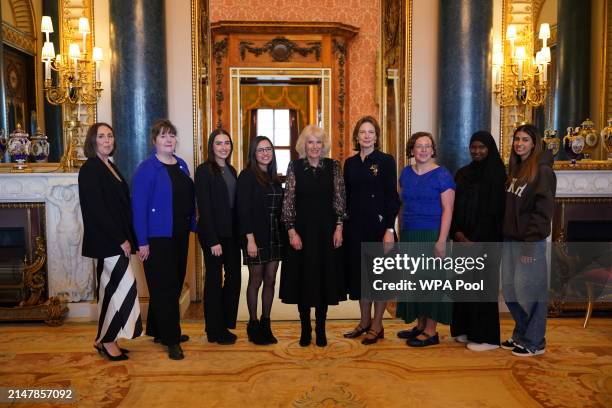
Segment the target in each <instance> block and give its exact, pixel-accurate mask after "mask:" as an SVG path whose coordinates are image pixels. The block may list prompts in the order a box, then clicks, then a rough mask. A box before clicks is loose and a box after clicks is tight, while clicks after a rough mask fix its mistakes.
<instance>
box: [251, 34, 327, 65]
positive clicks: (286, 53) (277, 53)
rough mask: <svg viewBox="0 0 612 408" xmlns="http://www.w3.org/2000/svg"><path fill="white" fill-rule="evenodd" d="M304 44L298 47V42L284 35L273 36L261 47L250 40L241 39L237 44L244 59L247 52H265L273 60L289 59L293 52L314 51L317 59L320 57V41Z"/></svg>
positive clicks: (256, 53)
mask: <svg viewBox="0 0 612 408" xmlns="http://www.w3.org/2000/svg"><path fill="white" fill-rule="evenodd" d="M306 45H307V47H300V46H299V44H298V43H296V42H295V41H291V40H288V39H287V38H285V37H277V38H274V39H272V40H270V41H268V42H267V43H265V44H264V46H263V47H254V46H253V42H251V41H241V42H240V45H239V46H240V58H241V59H242V60H244V58H245V56H246V53H247V52H249V53H251V54H254V55H255V56H257V57H259V56H260V55H261V54H263V53H264V52H267V53H268V54H270V57H271V58H272V60H274V61H275V62H285V61H289V60H291V57H292V56H293V53H298V54H300V55H301V56H302V57H305V56H307V55H308V54H312V53H314V55H315V58H316V60H317V61H318V60H319V59H320V58H321V42H320V41H309V42H307V43H306Z"/></svg>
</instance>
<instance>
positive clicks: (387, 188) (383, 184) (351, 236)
mask: <svg viewBox="0 0 612 408" xmlns="http://www.w3.org/2000/svg"><path fill="white" fill-rule="evenodd" d="M379 141H380V126H379V125H378V122H377V121H376V119H374V118H373V117H372V116H364V117H362V118H361V119H359V120H358V121H357V124H356V125H355V128H354V129H353V144H354V150H355V151H357V154H355V155H354V156H351V157H349V158H348V159H347V160H346V162H345V163H344V184H345V186H346V209H347V214H348V220H347V221H346V222H345V223H344V228H345V229H344V237H345V241H346V243H347V248H348V251H347V252H346V254H347V255H348V259H347V264H348V268H347V269H346V272H347V275H346V278H347V280H346V282H347V289H348V290H347V291H348V294H349V297H350V299H352V300H359V309H360V312H361V320H360V321H359V324H358V325H357V327H356V328H354V329H353V330H351V331H349V332H347V333H345V334H344V337H346V338H357V337H359V336H361V335H362V334H364V333H365V334H366V335H365V337H364V339H363V340H362V341H361V342H362V344H365V345H368V344H374V343H376V342H377V341H378V339H381V338H383V337H384V333H385V332H384V329H383V326H382V319H383V314H384V312H385V307H386V305H387V303H386V302H385V301H383V300H382V299H366V298H365V297H364V296H362V293H361V285H362V282H361V280H362V277H361V244H362V243H363V242H383V243H387V244H391V243H393V242H395V238H396V235H395V219H396V218H397V213H398V211H399V208H400V201H399V196H398V194H397V170H396V168H395V159H394V158H393V156H391V155H389V154H386V153H383V152H381V151H380V150H379V145H380V143H379ZM373 301H374V302H373ZM372 303H374V316H373V317H372Z"/></svg>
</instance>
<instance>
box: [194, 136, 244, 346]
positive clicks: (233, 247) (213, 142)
mask: <svg viewBox="0 0 612 408" xmlns="http://www.w3.org/2000/svg"><path fill="white" fill-rule="evenodd" d="M233 148H234V145H233V143H232V139H231V137H230V136H229V133H228V132H226V131H225V130H223V129H216V130H214V131H213V132H212V133H211V134H210V136H209V138H208V158H207V160H206V161H205V162H204V163H202V164H200V165H199V166H198V168H197V169H196V173H195V189H196V200H197V203H198V209H199V213H200V218H199V220H198V237H199V240H200V245H201V246H202V251H203V252H204V264H205V266H206V276H205V278H204V321H205V325H206V329H205V330H206V336H207V337H208V341H209V342H211V343H219V344H233V343H235V342H236V335H235V334H233V333H232V332H230V331H229V330H228V329H235V328H236V317H237V315H238V300H239V298H240V245H239V234H238V223H237V221H238V220H237V218H238V217H237V214H236V183H237V180H236V179H237V177H236V176H237V174H236V170H235V169H234V168H233V167H232V165H231V164H230V157H231V155H232V150H233ZM222 268H224V270H225V275H224V277H223V276H222V274H221V270H222Z"/></svg>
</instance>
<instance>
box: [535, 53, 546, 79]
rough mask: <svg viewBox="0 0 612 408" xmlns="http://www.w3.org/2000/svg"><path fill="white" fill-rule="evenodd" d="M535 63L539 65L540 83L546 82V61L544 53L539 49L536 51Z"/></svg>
mask: <svg viewBox="0 0 612 408" xmlns="http://www.w3.org/2000/svg"><path fill="white" fill-rule="evenodd" d="M535 64H536V65H537V67H538V78H539V80H540V83H541V84H542V83H544V76H543V74H544V66H545V65H546V63H545V62H544V56H543V55H542V51H538V52H536V56H535Z"/></svg>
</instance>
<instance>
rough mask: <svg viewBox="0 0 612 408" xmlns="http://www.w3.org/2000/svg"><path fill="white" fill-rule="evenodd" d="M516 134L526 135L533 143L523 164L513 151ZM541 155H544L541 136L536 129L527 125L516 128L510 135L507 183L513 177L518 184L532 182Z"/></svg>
mask: <svg viewBox="0 0 612 408" xmlns="http://www.w3.org/2000/svg"><path fill="white" fill-rule="evenodd" d="M518 132H524V133H527V134H528V135H529V137H531V140H532V141H533V150H532V151H531V153H530V154H529V157H527V160H525V162H524V163H522V159H521V156H519V155H518V154H516V152H515V151H514V138H515V137H516V134H517V133H518ZM542 153H544V148H543V146H542V136H540V132H539V131H538V128H536V127H535V126H533V125H531V124H529V123H527V124H525V125H521V126H519V127H517V128H516V130H515V131H514V133H513V135H512V149H511V153H510V161H509V166H508V170H509V171H508V183H511V182H512V178H513V177H516V179H517V180H518V182H519V183H530V182H532V181H533V179H535V177H536V174H537V172H538V166H539V163H540V156H541V155H542ZM517 169H518V170H517Z"/></svg>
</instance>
